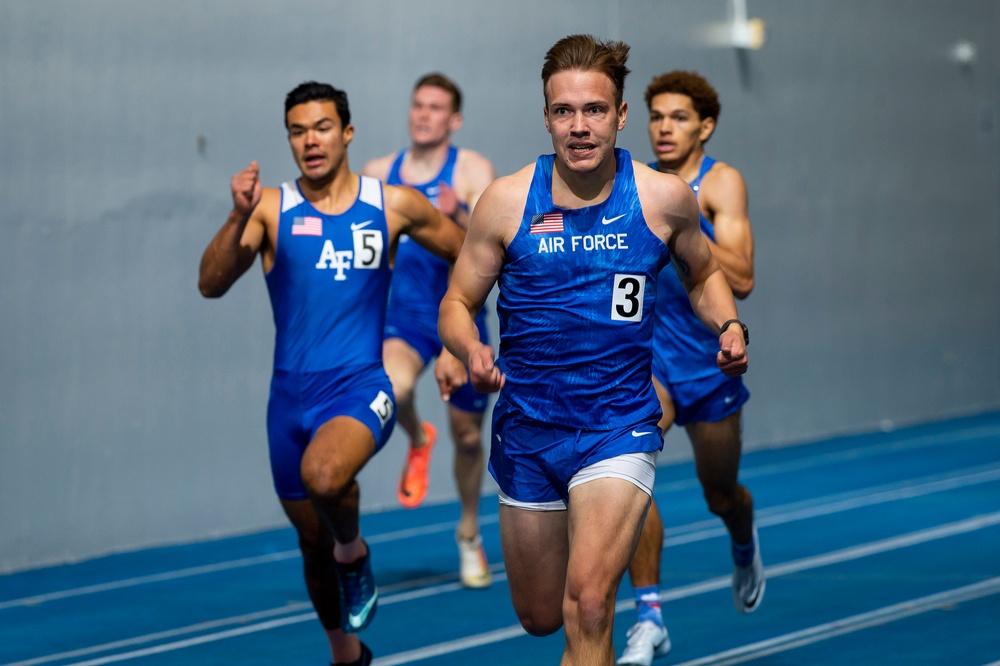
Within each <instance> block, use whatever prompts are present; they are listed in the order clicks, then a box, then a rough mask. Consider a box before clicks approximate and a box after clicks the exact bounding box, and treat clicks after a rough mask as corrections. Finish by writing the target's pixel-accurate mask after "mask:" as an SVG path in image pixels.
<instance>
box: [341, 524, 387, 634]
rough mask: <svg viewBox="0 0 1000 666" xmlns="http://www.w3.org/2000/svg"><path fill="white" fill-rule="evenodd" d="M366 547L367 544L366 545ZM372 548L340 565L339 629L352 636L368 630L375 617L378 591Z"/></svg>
mask: <svg viewBox="0 0 1000 666" xmlns="http://www.w3.org/2000/svg"><path fill="white" fill-rule="evenodd" d="M365 547H366V548H367V547H368V544H367V543H365ZM371 555H372V552H371V549H369V550H368V552H367V553H366V554H365V556H364V557H362V558H360V559H358V560H356V561H354V562H351V563H350V564H341V563H340V562H338V563H337V578H339V579H340V628H341V629H343V630H344V631H345V632H346V633H348V634H353V633H357V632H359V631H361V630H362V629H364V628H365V627H367V626H368V625H369V624H370V623H371V621H372V618H373V617H375V608H376V607H377V606H378V589H377V588H376V587H375V576H374V575H372V557H371Z"/></svg>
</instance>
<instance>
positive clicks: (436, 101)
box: [410, 86, 461, 146]
mask: <svg viewBox="0 0 1000 666" xmlns="http://www.w3.org/2000/svg"><path fill="white" fill-rule="evenodd" d="M453 103H454V99H453V98H452V95H451V93H450V92H448V91H447V90H445V89H444V88H438V87H437V86H422V87H420V88H417V89H416V90H415V91H414V92H413V99H412V100H411V101H410V141H412V142H413V144H414V145H416V146H433V145H437V144H440V143H446V142H448V141H449V140H450V139H451V133H452V132H454V131H455V130H457V129H458V124H459V123H461V114H460V113H457V112H456V111H455V110H454V107H453Z"/></svg>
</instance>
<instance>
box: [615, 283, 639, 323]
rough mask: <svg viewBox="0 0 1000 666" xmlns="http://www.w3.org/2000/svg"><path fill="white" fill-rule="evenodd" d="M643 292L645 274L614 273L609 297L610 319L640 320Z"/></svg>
mask: <svg viewBox="0 0 1000 666" xmlns="http://www.w3.org/2000/svg"><path fill="white" fill-rule="evenodd" d="M645 293H646V276H645V275H627V274H625V273H615V283H614V288H613V289H612V297H611V319H613V320H614V321H642V303H643V296H644V295H645Z"/></svg>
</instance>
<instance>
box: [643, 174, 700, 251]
mask: <svg viewBox="0 0 1000 666" xmlns="http://www.w3.org/2000/svg"><path fill="white" fill-rule="evenodd" d="M633 165H634V166H635V168H634V172H635V189H636V193H637V194H638V196H639V203H640V204H642V213H643V216H644V217H645V218H646V223H647V224H648V225H649V228H650V229H651V230H652V231H653V233H655V234H656V235H657V236H659V237H660V238H669V236H670V235H671V233H672V232H673V231H674V230H675V229H677V228H678V227H679V226H684V225H686V224H688V223H689V221H690V220H692V219H693V220H695V221H697V220H698V202H697V200H696V199H695V197H694V193H693V192H692V191H691V187H690V186H689V185H688V184H687V183H686V182H685V181H684V179H683V178H681V177H680V176H677V175H674V174H670V173H661V172H659V171H656V170H654V169H651V168H649V167H648V166H646V165H644V164H641V163H639V162H634V161H633ZM686 220H687V221H688V222H686Z"/></svg>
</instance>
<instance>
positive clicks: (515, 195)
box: [438, 165, 534, 393]
mask: <svg viewBox="0 0 1000 666" xmlns="http://www.w3.org/2000/svg"><path fill="white" fill-rule="evenodd" d="M533 173H534V165H530V166H528V167H525V168H524V169H522V170H521V171H519V172H517V173H516V174H514V175H512V176H505V177H503V178H500V179H498V180H495V181H494V182H493V183H492V184H491V185H490V186H489V187H487V188H486V191H485V192H483V195H482V197H480V199H479V202H478V204H477V205H476V209H475V211H474V212H473V215H472V220H471V222H470V224H469V234H468V236H467V237H466V240H465V245H464V246H463V248H462V253H461V254H460V255H459V257H458V261H457V262H456V264H455V271H454V273H453V274H452V278H451V282H450V283H449V285H448V291H447V293H445V295H444V298H443V299H442V300H441V316H440V319H439V320H438V333H439V334H440V336H441V342H443V343H444V345H445V347H447V348H448V350H449V351H451V353H452V354H454V355H455V356H456V357H457V358H458V359H460V360H461V361H462V362H464V363H465V365H466V366H468V368H469V374H470V377H471V378H472V386H473V388H475V389H476V390H477V391H479V392H480V393H489V392H493V391H499V390H500V388H501V387H502V386H503V383H504V379H505V378H504V376H503V375H502V374H501V372H500V369H499V368H497V367H496V366H495V365H494V363H493V361H494V355H493V348H492V347H490V346H489V345H484V344H483V343H482V342H481V341H480V340H479V330H478V329H477V328H476V323H475V317H476V314H477V313H478V312H479V309H480V308H481V307H482V306H483V303H484V302H485V301H486V297H487V296H489V293H490V290H492V289H493V285H495V284H496V282H497V279H498V278H499V276H500V269H501V268H502V267H503V262H504V259H505V257H506V253H507V245H508V244H509V243H510V240H511V239H512V238H513V236H514V234H515V233H517V229H518V227H519V226H520V224H521V215H522V213H523V211H524V204H525V201H526V200H527V196H528V185H529V184H530V182H531V176H532V174H533Z"/></svg>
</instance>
